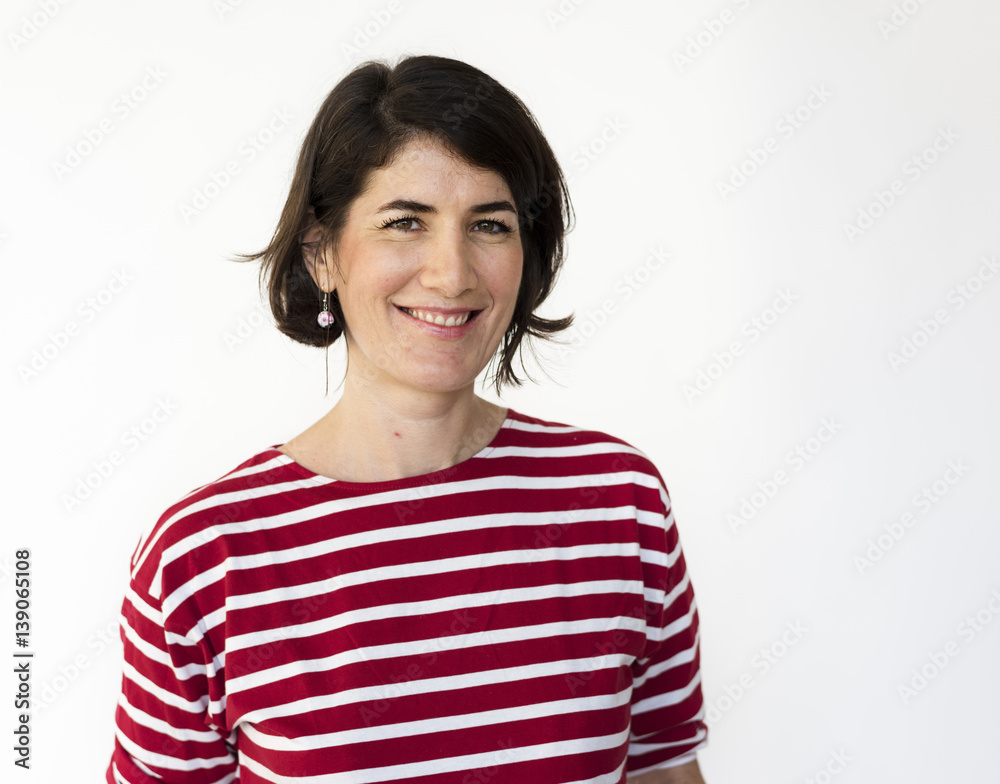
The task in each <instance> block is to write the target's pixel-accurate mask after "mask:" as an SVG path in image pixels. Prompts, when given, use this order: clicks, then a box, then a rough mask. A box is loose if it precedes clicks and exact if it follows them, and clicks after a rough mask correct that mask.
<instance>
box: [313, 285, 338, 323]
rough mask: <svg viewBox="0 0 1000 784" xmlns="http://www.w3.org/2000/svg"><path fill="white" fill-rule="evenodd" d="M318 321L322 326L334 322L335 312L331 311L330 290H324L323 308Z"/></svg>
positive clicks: (317, 318)
mask: <svg viewBox="0 0 1000 784" xmlns="http://www.w3.org/2000/svg"><path fill="white" fill-rule="evenodd" d="M316 321H318V322H319V325H320V326H321V327H324V328H326V327H329V326H330V325H331V324H332V323H333V322H334V318H333V313H331V312H330V292H329V291H324V292H323V310H321V311H320V313H319V316H317V317H316Z"/></svg>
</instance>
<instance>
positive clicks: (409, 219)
mask: <svg viewBox="0 0 1000 784" xmlns="http://www.w3.org/2000/svg"><path fill="white" fill-rule="evenodd" d="M417 222H418V220H417V218H416V217H415V216H413V215H407V216H405V217H402V218H389V220H387V221H385V222H384V223H382V225H381V226H379V228H381V229H388V228H393V229H399V230H400V231H413V230H414V229H415V228H416V224H417Z"/></svg>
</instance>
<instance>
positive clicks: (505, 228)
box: [379, 215, 513, 234]
mask: <svg viewBox="0 0 1000 784" xmlns="http://www.w3.org/2000/svg"><path fill="white" fill-rule="evenodd" d="M419 220H420V219H419V218H418V217H416V216H415V215H404V216H403V217H402V218H389V219H388V220H386V221H384V222H383V223H382V224H381V226H379V228H382V229H388V228H389V227H390V226H392V225H393V224H395V223H402V222H403V221H410V222H412V223H417V222H419ZM480 223H492V224H494V225H496V226H497V227H498V229H499V230H498V231H485V232H482V233H483V234H510V232H511V231H513V230H512V229H511V227H510V225H509V224H507V223H506V222H504V221H502V220H500V219H499V218H484V219H483V220H478V221H476V225H477V226H478V225H479V224H480ZM400 231H413V230H412V229H400Z"/></svg>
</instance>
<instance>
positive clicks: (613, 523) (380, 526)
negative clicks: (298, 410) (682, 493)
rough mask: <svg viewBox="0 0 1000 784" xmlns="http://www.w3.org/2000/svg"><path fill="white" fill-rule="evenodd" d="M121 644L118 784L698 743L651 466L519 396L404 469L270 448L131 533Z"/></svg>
mask: <svg viewBox="0 0 1000 784" xmlns="http://www.w3.org/2000/svg"><path fill="white" fill-rule="evenodd" d="M121 634H122V640H123V643H124V646H125V649H124V668H123V677H122V695H121V698H120V700H119V704H118V708H117V712H116V721H117V732H116V743H115V749H114V752H113V755H112V759H111V762H110V764H109V766H108V770H107V781H108V782H109V784H115V783H118V784H125V783H126V782H127V783H128V784H140V782H151V781H165V782H185V784H201V783H202V782H206V783H207V782H230V781H234V780H238V781H240V782H242V784H250V783H256V782H282V783H283V784H293V783H294V784H341V783H342V782H343V783H344V784H362V783H364V784H377V783H379V782H396V783H398V782H421V783H430V782H434V784H487V783H489V784H493V783H494V782H522V783H523V782H528V783H529V784H548V783H549V782H552V783H553V784H555V782H609V783H611V782H623V781H625V776H626V773H628V774H638V773H643V772H646V771H648V770H652V769H654V768H658V767H668V766H673V765H678V764H682V763H684V762H688V761H690V760H692V759H694V757H695V752H696V750H698V749H699V748H701V747H702V746H704V745H705V743H706V735H707V728H706V725H705V723H704V706H703V699H702V690H701V677H700V661H699V644H698V643H699V635H698V611H697V608H696V605H695V597H694V590H693V588H692V585H691V581H690V579H689V577H688V574H687V570H686V567H685V561H684V555H683V553H682V550H681V543H680V539H679V538H678V533H677V527H676V525H675V524H674V518H673V514H672V512H671V508H670V498H669V496H668V494H667V489H666V487H665V485H664V483H663V480H662V478H661V476H660V474H659V472H658V471H657V469H656V467H655V466H654V465H653V464H652V463H651V462H650V461H649V459H648V458H647V457H646V456H645V455H644V454H643V453H642V452H640V451H638V450H637V449H635V448H634V447H632V446H630V445H629V444H627V443H626V442H624V441H622V440H620V439H617V438H614V437H612V436H609V435H606V434H604V433H600V432H596V431H590V430H582V429H579V428H575V427H569V426H566V425H562V424H558V423H553V422H546V421H543V420H540V419H536V418H533V417H529V416H526V415H524V414H520V413H518V412H516V411H514V410H512V409H508V413H507V417H506V419H505V421H504V423H503V426H502V427H501V428H500V430H499V432H498V433H497V434H496V436H495V437H494V438H493V440H492V441H491V442H490V444H489V445H487V446H486V447H485V448H483V449H482V450H481V451H480V452H478V453H477V454H476V455H474V456H473V457H471V458H469V459H467V460H464V461H462V462H460V463H458V464H457V465H455V466H452V467H451V468H447V469H443V470H440V471H435V472H433V473H430V474H424V475H422V476H415V477H409V478H405V479H399V480H395V481H386V482H372V483H351V482H341V481H337V480H335V479H331V478H329V477H325V476H322V475H319V474H316V473H314V472H312V471H310V470H309V469H307V468H305V467H304V466H302V465H300V464H299V463H297V462H295V460H293V459H292V458H291V457H289V456H288V455H285V454H284V453H282V452H280V451H279V450H278V449H277V446H271V447H268V448H266V449H264V450H263V451H261V452H260V453H258V454H257V455H254V456H253V457H252V458H250V459H249V460H247V461H246V462H244V463H243V464H241V465H239V466H237V467H236V468H235V469H233V470H232V471H230V472H229V473H227V474H225V475H224V476H222V477H220V478H219V479H217V480H215V481H213V482H210V483H209V484H206V485H204V486H202V487H200V488H198V489H196V490H194V491H192V492H191V493H189V494H188V495H187V496H185V497H184V498H182V499H181V500H180V501H178V502H177V503H175V504H174V505H173V506H171V507H170V508H169V509H167V510H166V511H165V512H164V514H163V515H162V516H161V517H160V518H159V520H158V521H157V522H156V524H155V525H154V526H153V527H152V528H151V529H149V531H147V533H146V534H145V536H144V537H143V539H142V540H141V541H140V543H139V546H138V547H137V548H136V551H135V554H134V556H133V558H132V570H131V580H130V582H129V587H128V590H127V592H126V595H125V600H124V603H123V606H122V619H121Z"/></svg>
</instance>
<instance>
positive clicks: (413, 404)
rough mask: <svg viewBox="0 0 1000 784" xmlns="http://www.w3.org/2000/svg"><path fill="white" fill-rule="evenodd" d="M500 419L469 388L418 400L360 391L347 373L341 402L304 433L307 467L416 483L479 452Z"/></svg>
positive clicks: (378, 389) (412, 395) (370, 388)
mask: <svg viewBox="0 0 1000 784" xmlns="http://www.w3.org/2000/svg"><path fill="white" fill-rule="evenodd" d="M506 413H507V412H506V409H504V408H502V407H500V406H496V405H494V404H492V403H490V402H488V401H486V400H483V399H482V398H480V397H477V396H476V395H475V393H474V389H473V386H472V385H470V386H468V387H466V388H464V389H461V390H455V391H452V392H447V393H417V392H414V391H413V390H400V389H392V388H386V387H384V386H381V385H378V384H366V383H364V382H363V381H360V380H358V379H357V378H356V377H354V378H352V375H351V374H350V373H348V377H347V379H345V382H344V394H343V396H342V397H341V398H340V400H339V401H338V402H337V404H336V405H335V406H334V407H333V408H332V409H331V410H330V412H329V413H328V414H327V415H326V416H325V417H323V419H321V420H320V421H319V422H317V423H316V425H314V427H313V428H311V430H314V431H315V432H314V433H313V436H314V437H313V438H312V439H311V441H312V447H311V449H310V452H311V453H312V455H313V462H314V463H317V464H319V465H322V466H323V467H324V470H321V471H320V472H319V473H325V474H327V475H329V476H332V477H334V478H336V479H340V480H341V481H345V482H384V481H391V480H393V479H401V478H404V477H409V476H419V475H421V474H428V473H431V472H433V471H439V470H441V469H444V468H449V467H451V466H453V465H455V464H457V463H460V462H462V461H463V460H467V459H468V458H470V457H472V456H473V455H474V454H476V453H477V452H479V451H480V450H481V449H483V448H484V447H485V446H486V445H487V444H488V443H489V442H490V441H491V440H492V439H493V437H494V436H495V435H496V433H497V431H498V430H499V429H500V426H501V425H502V424H503V420H504V417H505V416H506ZM307 433H309V431H307ZM303 435H304V436H305V435H306V434H303Z"/></svg>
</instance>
